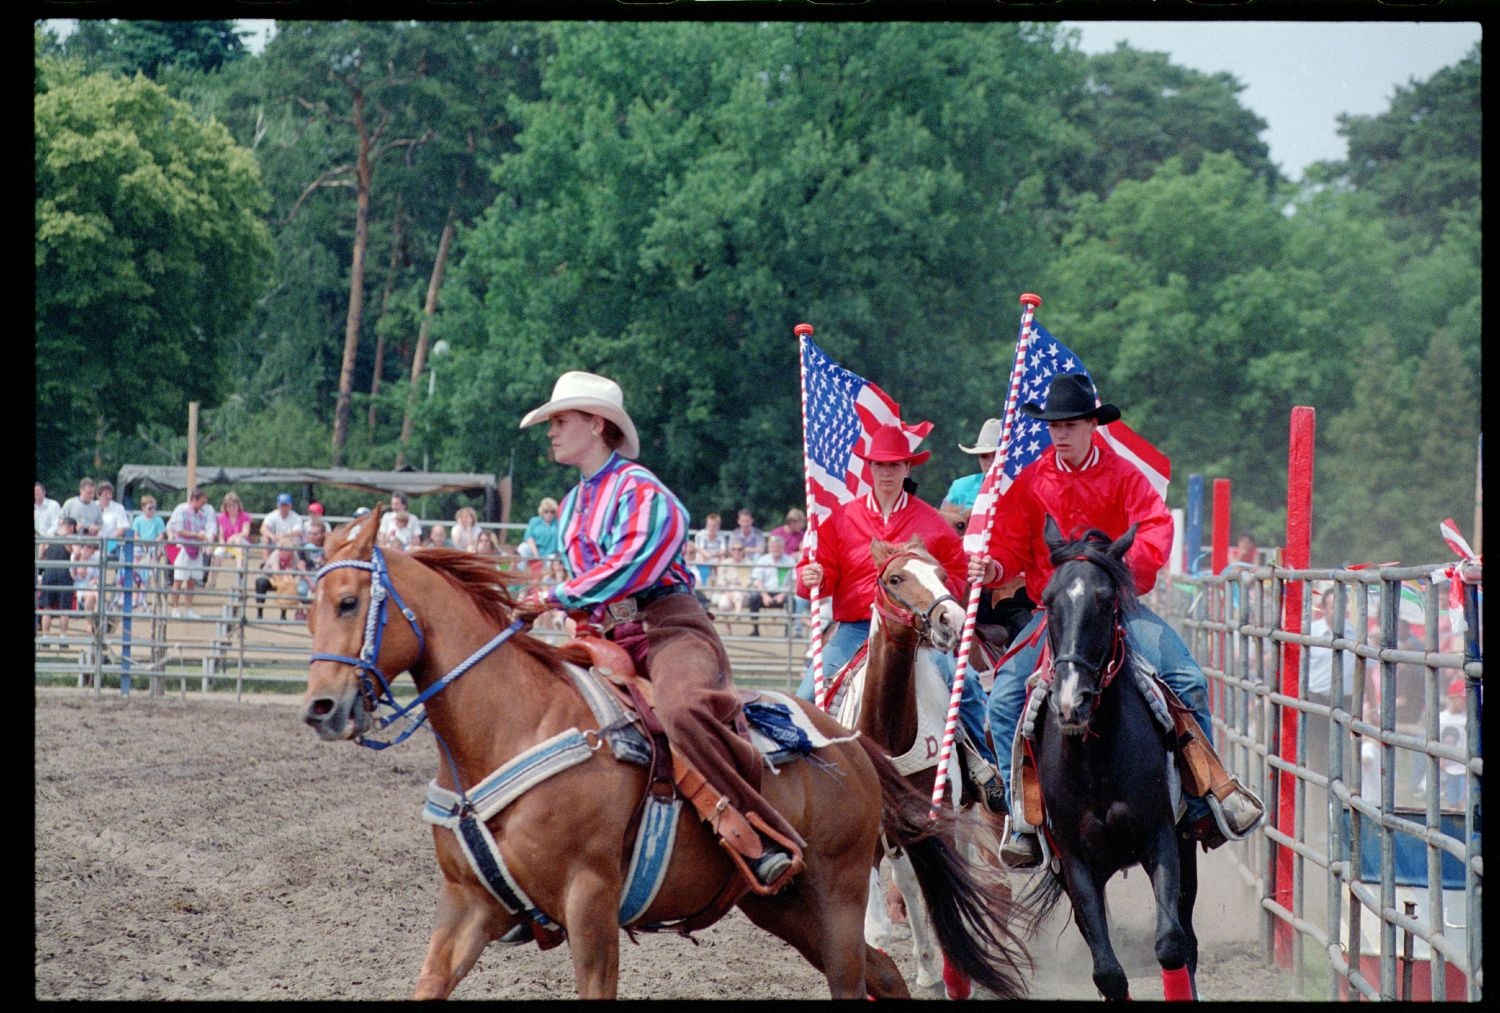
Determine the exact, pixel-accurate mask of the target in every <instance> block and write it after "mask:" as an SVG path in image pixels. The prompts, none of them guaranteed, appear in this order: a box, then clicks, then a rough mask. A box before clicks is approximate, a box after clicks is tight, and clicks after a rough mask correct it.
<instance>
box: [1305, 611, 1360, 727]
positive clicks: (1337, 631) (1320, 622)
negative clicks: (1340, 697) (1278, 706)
mask: <svg viewBox="0 0 1500 1013" xmlns="http://www.w3.org/2000/svg"><path fill="white" fill-rule="evenodd" d="M1333 620H1337V622H1333ZM1344 630H1345V623H1344V622H1343V617H1342V616H1337V615H1336V613H1335V604H1334V591H1333V588H1329V589H1328V590H1326V591H1324V592H1323V611H1322V614H1320V615H1319V616H1318V617H1317V618H1316V619H1314V620H1313V621H1312V625H1311V626H1309V627H1308V629H1307V633H1308V636H1312V637H1328V636H1333V637H1340V636H1344V635H1345V632H1344ZM1343 672H1344V706H1345V707H1347V706H1349V702H1350V698H1351V697H1352V696H1353V694H1354V652H1353V651H1344V652H1343ZM1332 687H1333V651H1332V650H1330V649H1329V648H1327V647H1309V648H1308V649H1307V696H1308V699H1310V700H1317V701H1318V702H1319V703H1327V702H1328V700H1329V698H1330V694H1331V693H1332V692H1333V689H1332Z"/></svg>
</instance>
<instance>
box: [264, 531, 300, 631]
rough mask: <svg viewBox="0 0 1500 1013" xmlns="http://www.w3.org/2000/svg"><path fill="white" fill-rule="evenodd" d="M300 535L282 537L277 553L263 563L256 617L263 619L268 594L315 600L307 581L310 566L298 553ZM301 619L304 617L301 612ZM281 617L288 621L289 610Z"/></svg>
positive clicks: (283, 609)
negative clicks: (308, 566)
mask: <svg viewBox="0 0 1500 1013" xmlns="http://www.w3.org/2000/svg"><path fill="white" fill-rule="evenodd" d="M297 549H298V542H297V536H296V535H282V536H281V540H280V541H278V542H277V543H276V549H275V551H274V552H269V553H267V554H266V558H265V561H264V562H262V563H261V564H260V569H261V573H260V575H259V576H257V577H256V578H255V618H257V619H263V618H265V615H264V606H265V603H266V593H267V592H269V591H272V590H274V591H275V592H276V594H277V595H278V596H279V597H281V598H282V599H296V600H297V601H299V602H307V601H309V600H311V598H312V588H311V585H310V584H309V583H308V581H307V578H306V573H307V564H306V563H304V562H303V561H302V556H301V554H300V553H299V552H298V551H297ZM297 615H298V618H302V617H303V613H302V612H300V611H299V612H298V614H297ZM281 618H283V619H285V618H286V608H285V607H284V603H283V608H282V609H281Z"/></svg>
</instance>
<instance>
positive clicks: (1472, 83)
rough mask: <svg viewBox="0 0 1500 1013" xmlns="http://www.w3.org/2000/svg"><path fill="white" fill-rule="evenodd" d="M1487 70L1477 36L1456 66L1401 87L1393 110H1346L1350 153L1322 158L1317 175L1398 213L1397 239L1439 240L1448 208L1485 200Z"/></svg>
mask: <svg viewBox="0 0 1500 1013" xmlns="http://www.w3.org/2000/svg"><path fill="white" fill-rule="evenodd" d="M1480 75H1481V68H1480V48H1479V45H1478V44H1477V43H1476V44H1475V47H1474V49H1473V51H1472V52H1471V53H1469V55H1468V56H1466V57H1464V59H1462V60H1460V61H1459V62H1458V63H1456V64H1454V65H1453V66H1451V67H1445V68H1443V69H1442V70H1440V71H1438V72H1437V73H1436V74H1434V75H1433V76H1432V77H1430V78H1429V79H1427V80H1426V81H1415V80H1414V81H1412V82H1411V83H1410V84H1409V85H1408V86H1407V87H1398V88H1397V89H1396V94H1395V97H1394V98H1393V99H1392V100H1391V107H1390V109H1388V110H1386V111H1385V112H1383V113H1379V114H1377V115H1374V116H1352V115H1341V116H1340V117H1339V133H1340V134H1341V135H1343V136H1344V138H1345V139H1346V140H1347V141H1348V145H1349V154H1348V157H1347V158H1346V159H1344V160H1343V161H1342V162H1337V161H1336V162H1325V163H1320V164H1319V165H1317V166H1315V167H1314V168H1313V170H1312V171H1310V172H1309V176H1310V177H1311V178H1313V179H1315V180H1316V181H1319V182H1325V183H1328V182H1335V183H1341V184H1344V185H1346V186H1350V187H1353V188H1355V189H1357V190H1360V191H1362V192H1365V193H1368V194H1370V195H1372V196H1373V197H1374V198H1375V199H1376V201H1377V202H1378V203H1379V205H1380V206H1381V207H1382V208H1383V209H1384V210H1385V211H1386V212H1387V213H1388V214H1389V215H1390V216H1391V218H1392V224H1393V229H1392V235H1393V237H1394V238H1396V239H1398V240H1404V239H1407V238H1418V239H1420V240H1421V241H1422V242H1424V243H1428V244H1430V243H1433V242H1436V241H1437V239H1438V237H1439V236H1440V235H1441V233H1442V230H1443V226H1444V221H1445V216H1446V214H1447V211H1448V209H1450V208H1453V207H1475V208H1477V207H1478V205H1479V201H1480V196H1481V186H1480V183H1481V178H1482V171H1481V160H1480V139H1481V137H1482V136H1483V125H1484V114H1483V109H1482V107H1481V103H1480Z"/></svg>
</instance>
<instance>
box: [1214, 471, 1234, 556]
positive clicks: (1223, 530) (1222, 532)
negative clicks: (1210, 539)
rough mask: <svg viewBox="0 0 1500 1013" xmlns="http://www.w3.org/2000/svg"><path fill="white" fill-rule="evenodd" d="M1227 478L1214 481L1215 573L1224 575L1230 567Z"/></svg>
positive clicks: (1228, 484)
mask: <svg viewBox="0 0 1500 1013" xmlns="http://www.w3.org/2000/svg"><path fill="white" fill-rule="evenodd" d="M1230 488H1231V484H1230V481H1229V479H1227V478H1216V479H1214V544H1213V564H1212V565H1213V572H1214V573H1223V572H1224V567H1226V566H1228V565H1229V490H1230Z"/></svg>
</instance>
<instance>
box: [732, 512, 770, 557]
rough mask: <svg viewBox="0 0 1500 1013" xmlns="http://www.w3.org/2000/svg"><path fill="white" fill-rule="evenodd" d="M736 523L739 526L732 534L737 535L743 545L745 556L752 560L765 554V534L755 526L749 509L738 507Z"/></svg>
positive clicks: (753, 517) (753, 516) (753, 515)
mask: <svg viewBox="0 0 1500 1013" xmlns="http://www.w3.org/2000/svg"><path fill="white" fill-rule="evenodd" d="M737 523H738V525H739V526H738V527H736V528H735V529H734V531H733V534H736V535H738V536H739V539H740V541H741V542H743V543H744V544H745V552H746V554H747V555H748V556H749V557H750V558H751V559H754V558H755V557H756V556H758V555H760V554H761V553H762V552H765V551H766V533H765V532H764V531H762V530H761V529H760V528H758V527H756V526H755V514H754V513H753V512H752V511H751V510H750V508H749V507H740V512H739V515H738V518H737Z"/></svg>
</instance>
